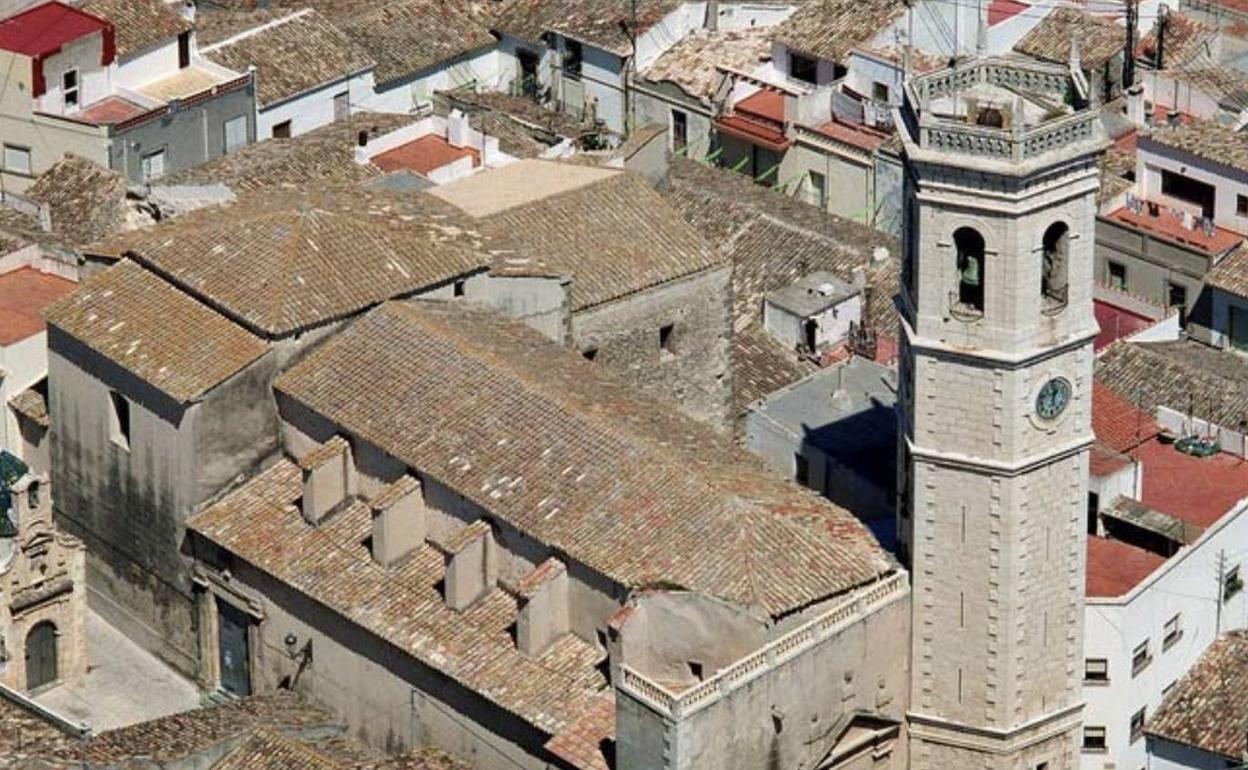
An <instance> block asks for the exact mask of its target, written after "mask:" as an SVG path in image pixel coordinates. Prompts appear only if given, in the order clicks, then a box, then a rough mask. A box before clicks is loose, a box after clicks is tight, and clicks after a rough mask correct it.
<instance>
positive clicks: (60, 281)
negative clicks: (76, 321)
mask: <svg viewBox="0 0 1248 770" xmlns="http://www.w3.org/2000/svg"><path fill="white" fill-rule="evenodd" d="M76 288H78V285H77V284H76V283H74V282H73V281H69V280H66V279H64V278H61V277H59V276H55V275H51V274H49V273H41V272H39V271H38V270H36V269H34V268H33V267H22V268H18V269H17V270H13V271H12V272H8V273H4V274H2V275H0V345H12V344H13V343H15V342H18V341H20V340H24V339H26V338H27V337H33V336H34V335H36V334H38V333H39V332H41V331H43V330H44V329H45V328H47V327H46V325H45V324H44V322H43V316H42V312H43V309H44V308H45V307H47V306H48V305H51V304H52V303H53V302H55V301H56V300H58V299H60V298H61V297H64V296H65V295H67V294H69V293H71V292H73V290H74V289H76Z"/></svg>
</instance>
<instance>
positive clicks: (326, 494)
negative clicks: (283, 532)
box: [299, 436, 353, 525]
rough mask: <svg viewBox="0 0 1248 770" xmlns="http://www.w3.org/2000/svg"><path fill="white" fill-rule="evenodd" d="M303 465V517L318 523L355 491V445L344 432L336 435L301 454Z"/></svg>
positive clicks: (300, 463) (301, 464)
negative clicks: (344, 436) (352, 455)
mask: <svg viewBox="0 0 1248 770" xmlns="http://www.w3.org/2000/svg"><path fill="white" fill-rule="evenodd" d="M299 467H300V468H302V469H303V518H304V519H305V520H306V521H307V522H308V523H309V524H312V525H316V524H319V523H321V522H322V521H323V520H324V519H325V517H326V516H327V515H328V514H329V512H330V511H332V510H333V509H334V508H335V507H336V506H338V505H339V504H341V503H342V502H343V501H345V500H346V499H347V495H349V494H351V487H352V484H351V481H352V479H351V472H352V470H353V468H352V463H351V446H350V445H349V444H348V443H347V440H346V439H344V438H343V437H342V436H334V437H333V438H331V439H330V440H329V441H326V442H325V443H324V444H321V445H320V446H319V447H317V448H316V449H313V450H312V451H311V452H308V453H307V454H305V455H304V456H303V457H300V458H299Z"/></svg>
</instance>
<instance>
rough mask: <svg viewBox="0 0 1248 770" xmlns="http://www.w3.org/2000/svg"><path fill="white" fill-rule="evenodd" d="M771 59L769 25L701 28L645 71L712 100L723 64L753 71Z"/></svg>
mask: <svg viewBox="0 0 1248 770" xmlns="http://www.w3.org/2000/svg"><path fill="white" fill-rule="evenodd" d="M770 59H771V30H770V29H769V28H766V27H750V28H747V29H739V30H729V31H726V32H711V31H708V30H703V29H698V30H694V31H693V33H691V34H690V35H687V36H686V37H685V38H684V39H683V40H681V41H680V42H678V43H676V45H674V46H672V47H671V48H669V49H667V50H666V51H665V52H663V54H662V55H660V56H659V58H657V59H655V60H654V63H653V64H651V65H650V66H649V67H648V68H647V69H646V70H645V72H643V73H642V75H643V76H644V77H645V78H646V79H647V80H650V81H654V82H669V83H672V84H674V85H676V86H679V87H680V89H681V90H683V91H684V92H685V93H687V94H689V95H690V96H692V97H694V98H695V99H699V100H701V101H702V102H703V103H704V104H710V103H711V98H712V97H713V96H714V95H715V90H716V89H717V88H718V87H719V83H720V80H721V79H722V77H723V73H722V72H721V71H720V69H719V68H720V67H731V68H732V69H736V70H741V71H743V72H753V71H754V70H755V69H757V67H758V65H759V64H761V63H763V62H765V61H769V60H770Z"/></svg>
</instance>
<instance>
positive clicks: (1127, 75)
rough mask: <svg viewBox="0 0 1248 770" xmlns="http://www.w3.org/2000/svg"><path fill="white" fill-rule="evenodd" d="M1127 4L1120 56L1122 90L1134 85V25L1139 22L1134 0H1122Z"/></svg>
mask: <svg viewBox="0 0 1248 770" xmlns="http://www.w3.org/2000/svg"><path fill="white" fill-rule="evenodd" d="M1124 2H1125V3H1126V6H1127V42H1126V45H1125V48H1124V50H1123V57H1122V90H1123V91H1126V90H1127V89H1128V88H1130V87H1131V86H1133V85H1135V37H1136V26H1137V25H1138V24H1139V18H1138V16H1139V9H1138V8H1137V7H1136V5H1135V2H1136V0H1124Z"/></svg>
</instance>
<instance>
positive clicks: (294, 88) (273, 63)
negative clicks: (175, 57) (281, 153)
mask: <svg viewBox="0 0 1248 770" xmlns="http://www.w3.org/2000/svg"><path fill="white" fill-rule="evenodd" d="M200 53H201V54H202V55H203V56H204V57H205V58H207V59H209V60H210V61H213V62H215V63H217V64H219V65H221V66H222V67H225V68H227V69H231V70H234V71H236V72H246V71H248V70H249V69H251V68H253V67H254V68H255V72H256V117H255V122H256V140H257V141H260V140H263V139H269V138H274V137H275V138H279V139H289V138H290V137H292V136H298V135H299V134H303V133H306V132H308V131H311V130H312V129H314V128H318V127H320V126H323V125H325V124H327V123H334V122H337V121H341V120H346V119H348V118H349V117H351V114H352V113H353V112H358V111H360V109H361V108H362V106H363V105H366V104H369V103H370V101H371V100H372V99H373V94H374V82H373V70H374V67H375V65H374V63H373V62H372V61H371V60H370V59H369V58H368V57H367V56H366V55H365V54H364V53H362V52H361V51H360V50H359V49H358V48H357V47H356V45H355V43H354V42H352V40H351V39H350V38H348V37H347V36H346V35H345V34H344V33H343V32H341V31H340V30H338V29H337V28H336V27H334V26H333V25H332V24H330V23H329V21H328V20H327V19H326V18H325V17H324V16H322V15H320V14H319V13H318V12H317V11H316V10H315V9H312V8H305V9H303V10H300V11H295V12H294V13H291V14H290V15H289V16H284V17H280V18H278V19H275V20H273V21H269V22H267V23H264V24H261V25H260V26H257V27H253V28H251V29H248V30H244V31H242V32H239V33H237V34H235V35H232V36H229V37H227V38H225V39H223V40H221V41H219V42H216V43H213V44H212V45H209V46H205V47H202V48H201V49H200Z"/></svg>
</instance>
